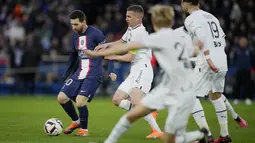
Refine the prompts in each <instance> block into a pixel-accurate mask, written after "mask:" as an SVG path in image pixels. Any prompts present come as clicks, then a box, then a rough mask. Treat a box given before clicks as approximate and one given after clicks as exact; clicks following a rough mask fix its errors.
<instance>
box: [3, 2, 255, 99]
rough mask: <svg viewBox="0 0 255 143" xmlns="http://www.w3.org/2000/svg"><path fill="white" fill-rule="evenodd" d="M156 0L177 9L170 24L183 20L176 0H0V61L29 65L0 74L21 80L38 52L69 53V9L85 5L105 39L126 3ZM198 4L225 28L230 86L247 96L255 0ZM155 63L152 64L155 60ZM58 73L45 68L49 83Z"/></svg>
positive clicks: (120, 26)
mask: <svg viewBox="0 0 255 143" xmlns="http://www.w3.org/2000/svg"><path fill="white" fill-rule="evenodd" d="M157 3H163V4H171V5H172V6H173V7H174V9H175V11H176V17H175V25H174V28H176V27H179V26H182V25H183V19H184V18H185V15H184V14H183V12H182V9H181V6H180V0H107V1H102V0H84V1H81V0H0V63H5V62H3V61H5V60H4V59H8V60H7V61H8V67H10V68H12V69H15V68H16V69H17V68H27V69H29V70H28V71H30V72H25V73H22V72H17V74H4V75H3V76H2V81H9V79H10V77H15V78H14V79H16V80H18V79H20V78H21V77H22V79H21V80H28V81H34V80H35V79H38V80H40V79H41V78H40V77H38V70H34V69H33V68H34V67H38V66H39V65H40V63H41V62H43V58H42V57H43V56H48V57H49V58H54V57H57V56H61V55H68V50H69V38H70V35H71V33H72V31H71V28H70V24H69V19H68V14H69V13H70V12H71V11H72V10H74V9H81V10H82V11H84V12H85V14H86V15H87V22H88V24H90V25H93V26H95V27H98V28H99V29H101V30H102V31H103V33H104V34H105V36H106V39H107V40H108V41H109V42H110V41H114V40H118V39H119V38H120V37H121V36H122V34H123V33H124V32H125V30H126V28H127V25H126V23H125V13H126V8H127V7H128V6H129V5H131V4H140V5H142V6H143V7H144V9H145V11H147V10H148V8H149V7H150V6H151V5H153V4H157ZM201 7H202V9H204V10H206V11H209V12H211V13H212V14H214V15H215V16H216V17H217V18H219V20H220V23H221V25H222V27H223V29H224V31H225V33H226V39H227V47H226V53H227V54H228V58H229V67H234V69H235V70H234V72H233V74H231V76H232V77H233V78H232V79H233V80H232V79H231V80H230V83H236V82H234V81H235V80H236V81H238V82H237V83H238V84H234V85H233V87H242V86H244V88H245V89H247V90H248V91H247V90H245V91H247V93H245V95H247V94H248V95H247V98H251V97H252V94H253V88H254V85H253V80H252V78H253V76H252V68H253V67H255V66H253V65H255V64H254V56H253V55H254V47H253V45H254V44H255V10H254V8H255V3H254V1H253V0H201ZM144 25H145V27H146V28H147V30H148V31H149V32H153V29H152V27H151V23H150V18H149V15H148V14H146V15H145V17H144ZM116 64H117V65H118V67H121V66H122V64H121V63H116ZM154 64H155V65H154V67H155V69H157V65H156V63H155V62H154ZM124 65H125V66H126V65H127V64H124ZM123 69H125V70H123V71H121V72H120V74H123V73H122V72H125V71H127V70H126V68H125V67H124V68H123ZM16 71H17V70H16ZM20 71H22V70H20ZM26 71H27V70H26ZM0 72H1V71H0ZM14 73H16V72H14ZM19 74H22V76H19ZM24 74H25V76H23V75H24ZM248 75H249V76H248ZM247 76H248V78H247ZM24 77H25V79H23V78H24ZM60 77H61V75H57V74H56V75H54V73H52V72H48V73H46V76H45V78H44V79H45V80H46V82H49V83H52V82H53V81H54V80H53V79H56V80H59V79H60ZM106 77H107V76H106ZM243 78H245V79H244V80H243ZM107 79H108V78H106V80H107ZM120 82H121V81H120ZM235 89H236V91H234V92H235V97H236V98H239V97H238V95H239V93H240V91H241V90H240V89H238V88H235ZM238 92H239V93H238ZM230 93H231V92H230Z"/></svg>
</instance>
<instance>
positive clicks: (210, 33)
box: [184, 10, 228, 71]
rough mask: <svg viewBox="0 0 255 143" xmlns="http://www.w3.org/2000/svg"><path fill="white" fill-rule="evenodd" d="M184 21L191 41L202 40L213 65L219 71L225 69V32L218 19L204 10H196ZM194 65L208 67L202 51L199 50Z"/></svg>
mask: <svg viewBox="0 0 255 143" xmlns="http://www.w3.org/2000/svg"><path fill="white" fill-rule="evenodd" d="M184 23H185V27H186V28H187V30H188V33H189V35H190V36H191V38H192V40H193V42H195V41H196V40H198V39H199V40H202V42H203V44H204V48H205V49H208V50H209V51H210V56H211V60H212V61H213V63H214V64H215V66H216V67H217V68H219V70H220V71H227V69H228V68H227V56H226V53H225V46H226V41H225V33H224V32H223V30H222V28H221V26H220V22H219V20H218V19H217V18H216V17H214V16H213V15H212V14H210V13H208V12H206V11H203V10H197V11H194V12H192V13H191V14H190V15H189V16H188V17H187V18H186V19H185V22H184ZM201 33H202V35H201ZM196 65H197V66H201V67H206V66H207V67H208V64H207V62H206V59H205V57H204V55H203V53H202V52H200V55H199V57H198V61H197V63H196Z"/></svg>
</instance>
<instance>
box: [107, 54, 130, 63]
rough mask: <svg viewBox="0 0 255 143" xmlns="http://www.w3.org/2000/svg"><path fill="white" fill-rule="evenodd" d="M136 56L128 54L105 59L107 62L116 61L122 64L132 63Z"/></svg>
mask: <svg viewBox="0 0 255 143" xmlns="http://www.w3.org/2000/svg"><path fill="white" fill-rule="evenodd" d="M134 57H135V55H134V54H131V53H127V54H125V55H110V56H105V57H104V59H106V60H116V61H120V62H130V61H132V60H133V59H134Z"/></svg>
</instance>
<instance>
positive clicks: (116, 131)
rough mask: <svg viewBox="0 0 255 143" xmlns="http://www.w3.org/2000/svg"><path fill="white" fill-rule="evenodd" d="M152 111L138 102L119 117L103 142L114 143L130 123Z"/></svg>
mask: <svg viewBox="0 0 255 143" xmlns="http://www.w3.org/2000/svg"><path fill="white" fill-rule="evenodd" d="M153 111H154V110H152V109H148V108H147V107H145V106H143V105H142V104H138V105H137V106H136V107H135V108H134V109H132V110H131V111H129V112H128V113H126V114H125V115H123V116H122V117H121V118H120V120H119V121H118V123H117V124H116V125H115V127H114V128H113V130H112V132H111V133H110V135H109V136H108V138H107V139H106V140H105V141H104V143H116V142H117V141H118V140H119V138H120V137H121V135H122V134H123V133H124V132H126V131H127V130H128V129H129V128H130V127H131V124H132V123H133V122H135V121H136V120H138V119H140V118H142V117H144V116H146V115H148V114H150V113H151V112H153Z"/></svg>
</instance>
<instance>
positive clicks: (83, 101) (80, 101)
mask: <svg viewBox="0 0 255 143" xmlns="http://www.w3.org/2000/svg"><path fill="white" fill-rule="evenodd" d="M87 101H88V98H87V97H85V96H79V95H78V96H77V97H76V107H83V106H85V105H87Z"/></svg>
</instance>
